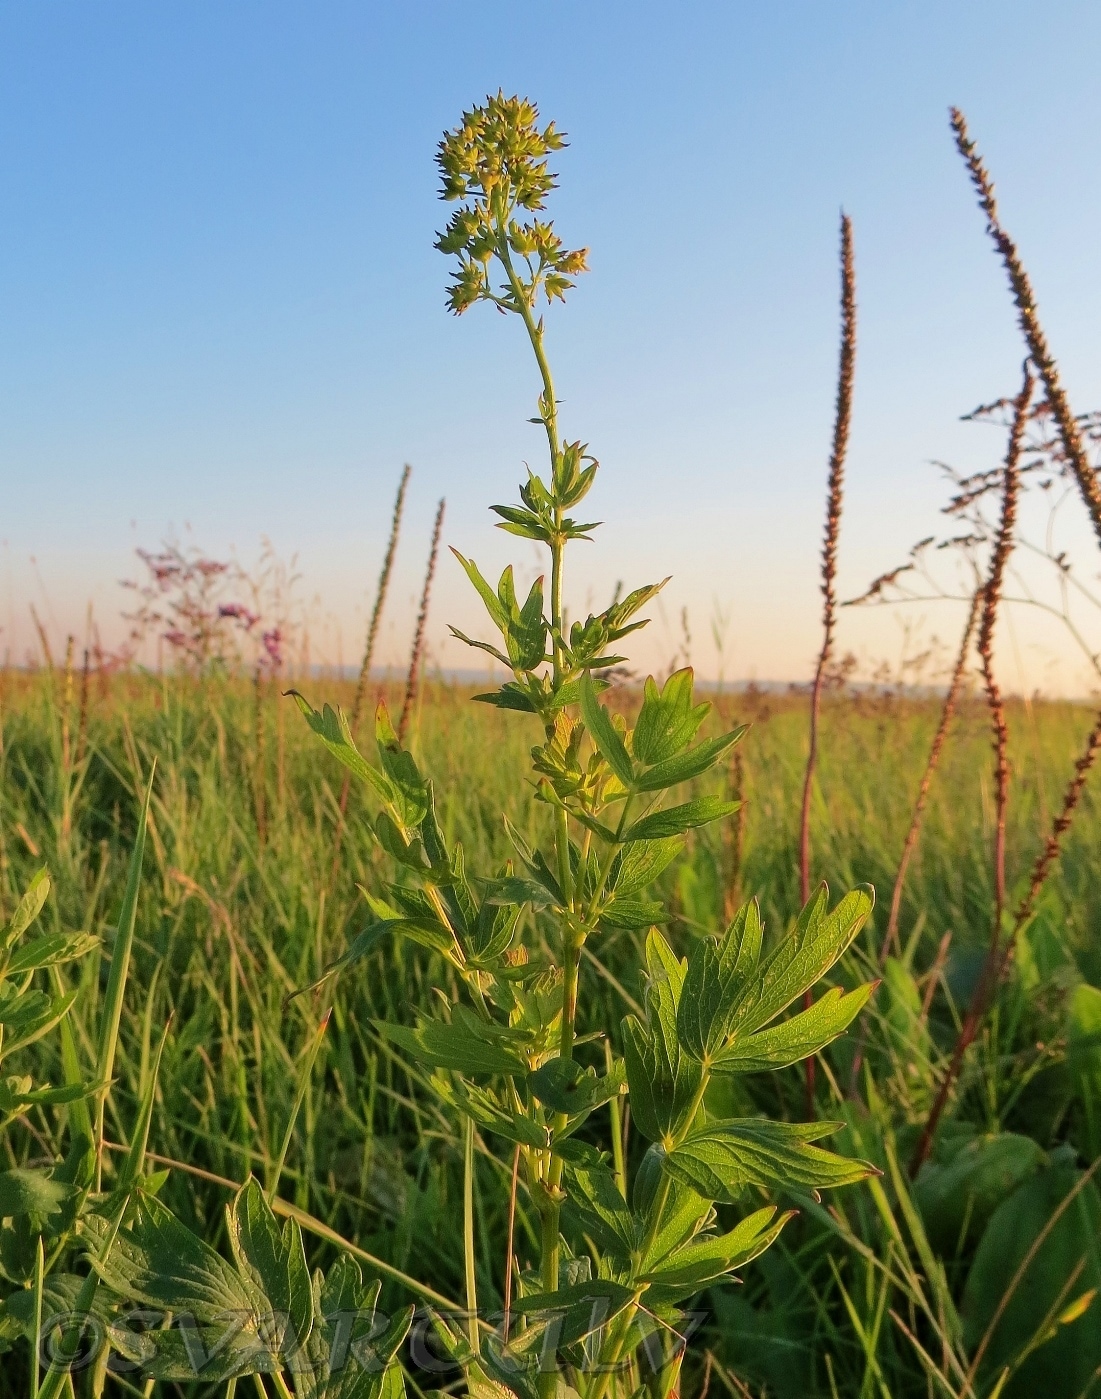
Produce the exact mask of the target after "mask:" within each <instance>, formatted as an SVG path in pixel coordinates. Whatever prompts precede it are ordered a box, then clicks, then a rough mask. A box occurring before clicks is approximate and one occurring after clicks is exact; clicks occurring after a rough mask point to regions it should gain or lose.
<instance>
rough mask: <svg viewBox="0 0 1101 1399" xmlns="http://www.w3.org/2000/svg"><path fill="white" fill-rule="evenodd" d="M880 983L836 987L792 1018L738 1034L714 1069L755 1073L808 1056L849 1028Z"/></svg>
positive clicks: (781, 1067) (730, 1072) (732, 1072)
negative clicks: (853, 987)
mask: <svg viewBox="0 0 1101 1399" xmlns="http://www.w3.org/2000/svg"><path fill="white" fill-rule="evenodd" d="M878 984H879V983H878V982H874V981H873V982H869V983H868V984H867V985H865V986H858V987H857V988H856V990H855V991H849V992H843V991H842V989H841V987H839V986H837V987H834V988H833V989H832V990H830V991H827V992H826V994H825V995H824V996H823V997H822V998H821V999H820V1000H818V1001H816V1002H815V1004H814V1005H813V1006H811V1007H810V1008H809V1009H807V1010H804V1011H801V1012H800V1013H799V1014H798V1015H793V1016H792V1018H791V1019H790V1020H785V1021H784V1022H783V1023H782V1024H779V1025H774V1026H773V1027H772V1028H771V1029H769V1030H759V1031H758V1032H757V1033H756V1034H755V1035H747V1036H745V1037H744V1038H736V1039H735V1040H734V1042H733V1044H731V1045H730V1047H729V1048H728V1049H724V1050H722V1051H721V1052H720V1053H718V1054H716V1056H715V1057H714V1059H713V1060H712V1062H711V1067H712V1069H713V1070H714V1071H715V1072H716V1073H728V1074H752V1073H760V1072H762V1071H763V1070H766V1069H784V1068H787V1066H788V1065H789V1064H796V1063H798V1062H799V1061H800V1060H801V1059H808V1058H809V1057H810V1056H811V1055H812V1054H817V1053H818V1052H819V1050H821V1049H823V1048H825V1046H826V1045H827V1044H829V1043H830V1041H831V1040H834V1039H836V1038H837V1036H838V1035H840V1034H843V1033H844V1032H845V1031H846V1030H847V1029H848V1028H849V1026H850V1025H851V1024H852V1022H853V1021H854V1020H855V1019H856V1017H857V1016H858V1015H859V1014H860V1012H861V1011H862V1010H863V1009H864V1007H865V1005H866V1004H867V1003H868V998H869V997H870V996H871V994H872V992H873V991H874V990H875V988H876V986H877V985H878Z"/></svg>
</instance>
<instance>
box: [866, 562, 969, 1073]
mask: <svg viewBox="0 0 1101 1399" xmlns="http://www.w3.org/2000/svg"><path fill="white" fill-rule="evenodd" d="M981 601H982V589H981V588H976V589H975V594H974V596H973V597H972V599H971V608H970V611H969V612H968V614H967V622H966V623H965V625H964V629H963V636H962V637H961V639H960V649H959V654H958V655H957V657H956V666H955V669H954V670H953V671H952V679H951V681H950V682H949V685H948V693H947V694H946V695H945V697H944V704H943V706H942V707H941V711H940V722H939V723H938V724H937V731H936V733H935V734H934V735H933V742H932V746H931V747H930V749H929V757H928V758H927V760H926V763H925V771H924V772H923V773H922V775H921V783H920V785H919V786H918V793H917V799H916V801H915V802H914V811H913V815H912V816H911V817H910V827H909V830H907V832H906V839H905V841H904V842H903V845H902V854H901V856H900V857H899V862H898V873H897V874H896V875H895V887H894V889H893V890H892V891H891V911H890V914H889V915H888V918H887V932H886V934H885V936H884V938H883V945H882V946H881V947H880V949H879V966H880V969H881V970H882V968H884V967H885V966H886V965H887V958H888V957H889V956H890V955H891V948H892V946H893V947H894V948H895V950H896V951H897V952H898V954H899V956H901V955H902V943H901V940H900V938H899V934H898V920H899V914H900V911H901V908H902V891H903V888H904V887H905V884H906V873H907V871H908V869H909V867H910V861H911V859H912V858H913V854H914V851H915V850H916V849H917V842H918V836H919V835H920V834H921V826H922V822H923V820H924V816H925V804H926V802H927V801H928V799H929V789H930V788H931V786H932V784H933V776H934V774H935V773H936V770H937V766H938V764H939V763H940V755H941V753H942V752H943V750H944V744H945V741H946V740H947V738H948V730H949V728H950V727H951V724H952V718H953V715H954V714H955V712H956V706H957V704H958V703H959V697H960V691H961V690H962V689H963V678H964V674H965V673H966V670H967V655H968V652H969V651H970V650H971V639H972V637H973V636H974V634H975V621H976V619H977V617H978V615H979V605H980V603H981ZM931 985H934V986H935V985H936V975H935V974H934V976H933V978H932V982H931ZM867 1041H868V1022H867V1021H866V1020H865V1021H864V1022H863V1023H862V1025H861V1028H860V1036H859V1039H858V1040H857V1045H856V1052H855V1053H854V1054H853V1062H852V1068H851V1069H850V1071H849V1093H850V1096H855V1095H856V1091H857V1084H858V1082H859V1080H860V1069H861V1067H862V1065H863V1063H864V1049H865V1046H866V1045H867Z"/></svg>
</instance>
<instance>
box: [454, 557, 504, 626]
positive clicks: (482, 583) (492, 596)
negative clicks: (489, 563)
mask: <svg viewBox="0 0 1101 1399" xmlns="http://www.w3.org/2000/svg"><path fill="white" fill-rule="evenodd" d="M451 552H452V553H453V554H454V555H455V557H456V558H457V559H458V560H459V562H460V563H461V564H462V566H463V569H464V571H465V573H466V576H467V577H468V578H469V579H470V581H471V582H472V583H473V584H474V587H475V588H476V589H477V591H478V596H479V597H480V598H481V599H482V601H483V602H484V603H485V606H486V611H487V612H488V613H489V615H490V617H491V618H492V619H493V624H494V626H496V628H497V629H498V631H500V632H504V631H505V628H506V627H507V625H508V618H507V616H506V614H505V610H504V608H503V607H502V606H501V604H500V602H499V601H498V599H497V594H496V593H495V592H494V591H493V589H492V588H491V587H490V586H489V584H488V583H487V582H486V580H485V579H484V578H483V577H482V575H481V573H480V572H479V570H478V565H477V564H476V563H475V562H474V560H473V559H464V558H463V556H462V554H460V553H459V551H458V549H452V550H451Z"/></svg>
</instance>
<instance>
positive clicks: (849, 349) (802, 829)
mask: <svg viewBox="0 0 1101 1399" xmlns="http://www.w3.org/2000/svg"><path fill="white" fill-rule="evenodd" d="M855 369H856V271H855V268H854V266H853V231H852V220H851V219H850V218H849V216H848V215H847V214H842V215H841V350H840V356H839V360H838V367H837V403H836V409H835V413H834V422H833V448H832V450H831V452H830V468H829V477H828V482H827V488H826V534H825V539H824V541H823V544H822V598H823V603H822V649H821V651H820V652H819V653H818V664H817V666H816V667H815V671H814V684H813V686H812V688H811V697H810V746H809V749H808V751H807V766H806V771H805V773H804V774H803V801H802V807H801V810H800V815H799V897H800V902H801V903H802V904H804V905H805V904H806V902H807V900H808V899H809V898H810V802H811V794H812V792H813V790H814V774H815V769H816V768H817V766H818V726H819V720H820V717H821V709H822V689H823V686H824V684H825V679H826V669H827V667H828V665H829V662H830V657H831V655H832V653H833V633H834V628H835V626H836V623H837V590H836V586H835V584H836V579H837V541H838V536H839V534H840V531H841V505H842V499H843V494H844V485H845V454H846V452H847V450H848V445H849V429H850V426H851V423H852V399H853V375H854V372H855ZM811 999H812V998H811V994H810V992H808V993H807V995H806V996H805V997H804V998H803V1003H804V1005H809V1004H810V1003H811ZM814 1070H815V1061H814V1059H813V1058H811V1059H808V1060H807V1112H808V1115H811V1114H812V1113H813V1109H814Z"/></svg>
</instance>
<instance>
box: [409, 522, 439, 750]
mask: <svg viewBox="0 0 1101 1399" xmlns="http://www.w3.org/2000/svg"><path fill="white" fill-rule="evenodd" d="M446 508H447V502H446V500H441V501H440V503H439V505H438V506H437V508H436V523H435V525H433V527H432V545H431V548H430V549H429V551H428V568H427V569H426V570H425V574H424V590H423V592H422V593H421V605H420V611H419V612H418V613H417V629H416V632H415V633H414V635H413V650H412V651H411V652H410V655H409V674H408V676H407V677H406V681H405V698H404V700H403V701H402V706H401V718H400V719H399V720H398V739H399V741H400V742H402V743H404V742H405V735H406V732H407V731H408V728H409V720H410V718H411V717H412V714H413V705H414V704H415V703H416V699H417V690H418V688H419V684H420V671H421V662H422V660H423V659H424V632H425V628H426V626H427V625H428V606H429V603H430V601H431V597H432V579H433V578H434V577H435V576H436V558H437V556H438V554H439V552H440V533H441V531H442V530H443V514H444V510H445V509H446Z"/></svg>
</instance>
